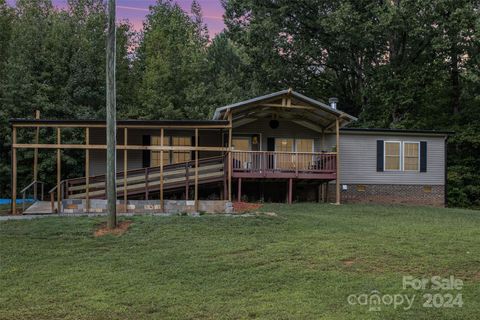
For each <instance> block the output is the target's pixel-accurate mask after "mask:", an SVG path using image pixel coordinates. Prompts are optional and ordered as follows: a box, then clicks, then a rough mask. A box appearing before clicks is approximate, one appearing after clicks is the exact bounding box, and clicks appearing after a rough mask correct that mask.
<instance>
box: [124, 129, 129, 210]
mask: <svg viewBox="0 0 480 320" xmlns="http://www.w3.org/2000/svg"><path fill="white" fill-rule="evenodd" d="M123 144H124V145H125V150H123V205H124V206H125V212H128V207H127V203H128V190H127V178H128V175H127V170H128V158H127V157H128V151H127V145H128V128H127V127H125V128H124V129H123Z"/></svg>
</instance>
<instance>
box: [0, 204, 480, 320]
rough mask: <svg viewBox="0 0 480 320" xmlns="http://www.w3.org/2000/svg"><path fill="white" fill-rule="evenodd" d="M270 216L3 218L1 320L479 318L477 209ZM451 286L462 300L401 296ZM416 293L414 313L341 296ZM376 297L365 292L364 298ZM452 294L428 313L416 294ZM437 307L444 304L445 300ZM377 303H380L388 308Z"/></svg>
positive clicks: (310, 211)
mask: <svg viewBox="0 0 480 320" xmlns="http://www.w3.org/2000/svg"><path fill="white" fill-rule="evenodd" d="M261 210H263V211H266V212H267V211H268V212H275V213H277V216H268V215H261V216H254V217H227V216H201V217H185V216H183V217H180V216H175V217H151V216H136V217H131V218H122V220H125V219H129V220H132V221H133V223H132V225H131V226H130V229H129V231H128V232H127V233H126V234H124V235H122V236H112V235H108V236H104V237H100V238H94V237H93V232H94V230H95V229H96V227H98V225H99V223H100V222H102V221H104V219H105V218H56V217H54V218H45V219H37V220H32V221H7V222H0V259H1V260H0V267H1V268H0V319H35V320H38V319H172V318H173V319H222V318H223V319H249V318H261V319H478V317H479V315H480V211H469V210H459V209H433V208H415V207H395V206H367V205H342V206H333V205H317V204H296V205H292V206H285V205H266V206H264V207H263V208H262V209H261ZM436 275H438V276H441V277H449V276H450V275H453V276H455V277H456V278H460V279H462V280H463V284H464V285H463V289H461V290H443V291H442V290H440V291H438V290H437V291H434V290H432V289H431V288H427V289H426V290H418V291H416V290H413V289H411V288H408V289H406V290H404V289H403V288H402V276H413V277H416V278H421V277H431V276H436ZM374 290H377V291H379V292H380V294H381V295H382V296H384V295H394V294H402V295H408V296H409V297H411V296H413V295H415V298H414V302H413V305H412V307H411V308H410V309H409V310H404V309H403V307H406V302H405V304H404V305H402V306H399V307H397V308H394V306H393V305H381V307H380V310H379V311H370V310H369V306H366V305H358V304H356V305H350V304H349V303H348V302H347V297H348V296H349V295H351V294H357V295H359V294H371V293H372V291H374ZM374 292H376V291H374ZM428 293H441V294H442V295H444V294H449V293H450V294H453V296H456V295H457V294H458V293H461V294H462V298H463V299H462V300H463V306H462V307H455V308H427V307H423V303H424V302H425V301H426V298H424V294H428ZM447 299H448V298H447ZM387 301H388V300H387Z"/></svg>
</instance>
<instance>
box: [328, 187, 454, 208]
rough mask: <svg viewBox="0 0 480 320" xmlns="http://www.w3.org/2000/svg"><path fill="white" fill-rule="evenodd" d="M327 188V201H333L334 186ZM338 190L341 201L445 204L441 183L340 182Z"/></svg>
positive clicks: (443, 189) (442, 205) (436, 205)
mask: <svg viewBox="0 0 480 320" xmlns="http://www.w3.org/2000/svg"><path fill="white" fill-rule="evenodd" d="M344 186H346V190H345V188H344ZM328 189H329V190H328V197H329V201H330V202H335V187H334V186H333V185H332V186H330V187H329V188H328ZM340 190H341V201H342V202H343V203H379V204H410V205H427V206H434V207H444V206H445V186H443V185H400V184H347V185H344V184H342V185H341V188H340Z"/></svg>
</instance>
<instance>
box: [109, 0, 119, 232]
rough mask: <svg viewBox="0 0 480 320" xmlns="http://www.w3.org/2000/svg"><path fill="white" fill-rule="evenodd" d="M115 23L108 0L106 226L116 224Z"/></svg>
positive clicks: (112, 0) (113, 9) (113, 3)
mask: <svg viewBox="0 0 480 320" xmlns="http://www.w3.org/2000/svg"><path fill="white" fill-rule="evenodd" d="M115 51H116V25H115V0H108V30H107V181H106V182H107V192H106V193H107V212H108V220H107V227H108V228H109V229H114V228H115V227H116V226H117V181H116V180H117V179H116V177H117V151H116V147H117V138H116V136H117V123H116V109H117V107H116V86H115V65H116V53H115Z"/></svg>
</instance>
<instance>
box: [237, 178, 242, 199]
mask: <svg viewBox="0 0 480 320" xmlns="http://www.w3.org/2000/svg"><path fill="white" fill-rule="evenodd" d="M237 201H238V202H241V201H242V178H238V188H237Z"/></svg>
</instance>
